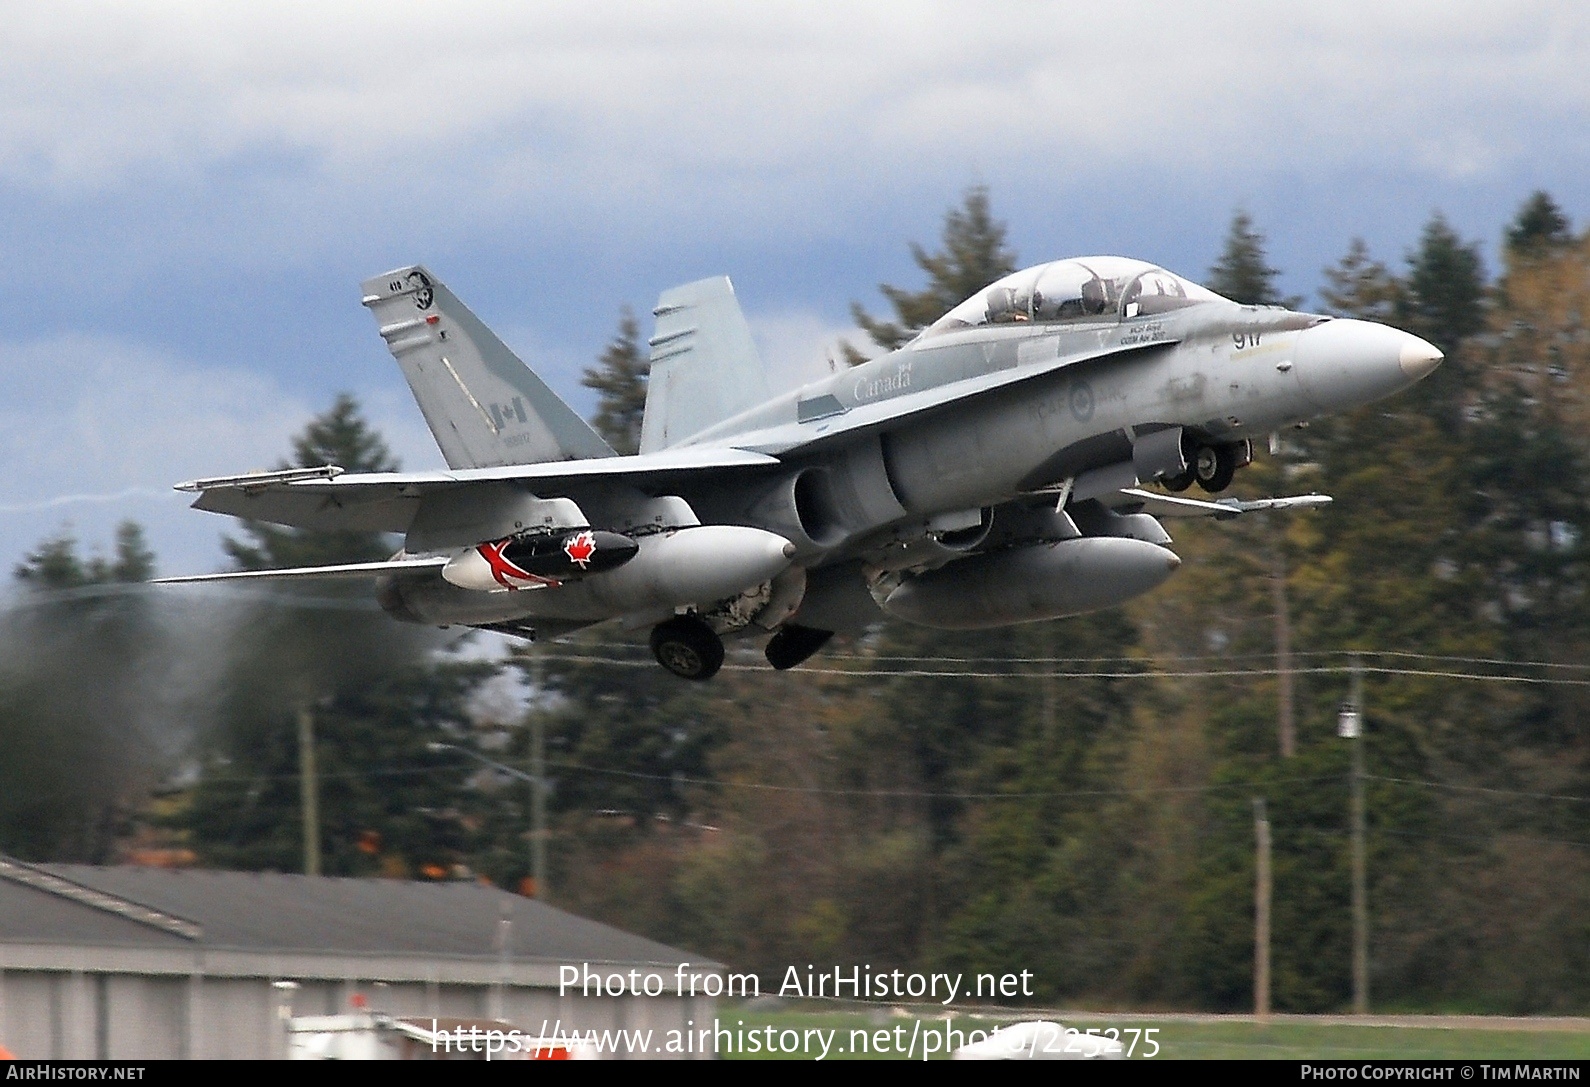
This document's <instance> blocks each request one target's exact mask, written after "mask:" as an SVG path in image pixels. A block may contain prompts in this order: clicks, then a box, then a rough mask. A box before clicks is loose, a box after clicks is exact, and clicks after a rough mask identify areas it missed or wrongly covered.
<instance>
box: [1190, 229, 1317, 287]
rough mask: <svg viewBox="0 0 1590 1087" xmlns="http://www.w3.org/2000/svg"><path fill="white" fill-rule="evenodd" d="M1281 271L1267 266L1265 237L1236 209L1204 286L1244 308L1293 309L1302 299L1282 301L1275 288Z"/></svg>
mask: <svg viewBox="0 0 1590 1087" xmlns="http://www.w3.org/2000/svg"><path fill="white" fill-rule="evenodd" d="M1280 274H1281V272H1280V269H1278V268H1272V267H1270V265H1269V263H1268V261H1267V260H1266V258H1265V254H1264V235H1263V234H1262V233H1260V232H1259V231H1258V230H1256V229H1255V228H1254V225H1253V218H1252V217H1251V216H1250V215H1249V214H1248V213H1247V212H1246V211H1244V210H1242V209H1240V208H1239V209H1238V210H1237V212H1236V214H1235V215H1233V216H1232V217H1231V226H1230V228H1229V229H1228V230H1227V231H1226V242H1225V248H1224V249H1223V250H1222V251H1221V253H1220V259H1219V260H1217V261H1216V262H1215V264H1214V267H1212V268H1210V269H1209V276H1208V279H1207V281H1206V282H1205V284H1204V285H1205V286H1206V287H1208V288H1209V289H1210V290H1212V291H1214V292H1215V293H1216V294H1218V295H1222V296H1224V297H1226V298H1229V299H1231V301H1233V302H1240V303H1241V304H1242V305H1244V306H1296V305H1298V304H1300V302H1301V299H1297V298H1283V297H1282V296H1281V295H1280V294H1279V293H1277V292H1276V289H1275V278H1276V277H1277V276H1278V275H1280Z"/></svg>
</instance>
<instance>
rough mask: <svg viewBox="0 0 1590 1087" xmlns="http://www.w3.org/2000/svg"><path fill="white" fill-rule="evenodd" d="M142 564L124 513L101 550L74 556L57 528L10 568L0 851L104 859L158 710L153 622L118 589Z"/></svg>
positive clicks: (152, 755) (70, 540)
mask: <svg viewBox="0 0 1590 1087" xmlns="http://www.w3.org/2000/svg"><path fill="white" fill-rule="evenodd" d="M153 571H154V555H153V554H152V553H151V552H150V550H149V548H148V546H147V545H146V544H145V542H144V536H143V530H142V528H140V527H139V526H138V525H137V524H136V523H135V522H132V521H127V522H123V523H122V524H121V525H120V526H118V528H117V530H116V545H115V552H114V556H113V557H112V558H108V559H107V558H103V557H101V556H99V555H95V556H92V557H90V558H87V559H85V558H83V557H82V556H81V555H80V554H79V553H78V544H77V540H76V539H75V538H74V537H73V536H72V535H71V533H70V532H69V531H63V532H62V533H61V534H60V535H58V536H55V537H53V538H51V539H48V540H45V541H44V542H42V543H41V544H40V545H39V546H38V547H36V548H34V549H33V550H32V551H31V552H29V553H28V555H27V556H26V558H24V560H23V561H22V562H21V563H20V564H19V565H18V566H17V567H16V569H15V571H14V575H15V578H16V581H17V584H18V585H19V586H20V587H22V589H23V590H24V597H23V600H22V602H21V606H19V607H16V608H13V609H11V610H9V611H7V612H6V613H5V614H4V615H3V617H0V852H7V853H12V854H15V855H18V856H22V857H25V858H28V859H33V860H49V861H92V862H104V861H107V860H109V859H111V847H112V844H113V843H114V841H115V838H116V835H117V832H118V830H119V829H120V827H121V825H122V823H123V822H124V820H125V819H126V818H127V816H128V815H129V813H130V812H131V811H132V810H133V809H135V808H136V807H137V806H138V804H139V802H140V798H141V797H142V795H143V790H144V789H145V788H146V787H147V786H148V784H149V777H150V775H151V773H152V772H153V770H154V767H155V763H156V761H157V760H158V758H159V756H160V755H161V754H162V752H160V751H159V750H157V745H155V744H154V743H152V742H151V737H150V733H151V732H152V731H153V730H154V729H155V728H157V727H161V726H163V725H164V724H165V722H163V721H161V720H159V718H160V716H161V714H162V713H163V712H165V711H167V710H168V709H169V699H168V698H167V697H166V696H167V695H168V694H169V692H167V691H166V690H165V689H164V688H162V687H161V686H159V685H158V684H154V683H152V682H151V679H152V676H153V674H155V669H154V667H153V662H154V661H155V660H156V659H157V656H158V653H159V651H160V649H161V648H162V642H163V637H162V631H161V629H160V627H159V625H158V624H157V623H156V622H155V620H154V616H153V615H152V613H151V610H150V606H149V601H148V600H147V598H145V597H143V596H142V595H141V594H140V593H138V592H136V591H133V590H130V588H129V587H130V586H131V585H132V584H134V583H138V582H142V581H146V580H148V578H149V577H150V575H151V574H152V573H153Z"/></svg>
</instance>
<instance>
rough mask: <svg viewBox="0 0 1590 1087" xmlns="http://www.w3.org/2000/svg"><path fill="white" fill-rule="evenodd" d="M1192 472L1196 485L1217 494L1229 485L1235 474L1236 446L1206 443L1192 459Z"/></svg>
mask: <svg viewBox="0 0 1590 1087" xmlns="http://www.w3.org/2000/svg"><path fill="white" fill-rule="evenodd" d="M1193 473H1194V475H1196V476H1197V477H1198V486H1200V487H1202V488H1203V489H1204V490H1205V491H1207V492H1209V493H1210V494H1219V493H1220V492H1221V491H1223V490H1225V489H1226V488H1227V487H1229V486H1231V480H1232V479H1233V478H1234V477H1235V476H1236V474H1237V447H1236V446H1234V445H1206V446H1204V447H1203V448H1202V449H1200V450H1198V454H1197V457H1196V459H1194V461H1193Z"/></svg>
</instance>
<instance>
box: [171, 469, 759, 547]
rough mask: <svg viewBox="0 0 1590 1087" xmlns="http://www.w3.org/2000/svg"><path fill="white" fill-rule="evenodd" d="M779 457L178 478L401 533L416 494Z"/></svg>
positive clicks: (275, 515) (299, 516)
mask: <svg viewBox="0 0 1590 1087" xmlns="http://www.w3.org/2000/svg"><path fill="white" fill-rule="evenodd" d="M778 463H779V462H778V459H777V458H775V457H771V456H768V455H766V454H764V453H755V452H749V451H746V450H742V449H719V448H711V449H700V448H688V449H670V450H667V451H665V452H661V453H648V454H643V455H641V456H634V457H596V458H590V459H586V460H563V461H552V462H548V463H543V464H510V465H503V466H500V467H493V468H453V469H446V470H442V471H434V472H373V473H354V472H344V471H342V470H341V469H340V468H337V467H335V466H328V467H325V468H293V469H287V470H284V471H280V472H260V473H252V474H249V475H240V476H224V477H217V478H213V479H195V480H190V481H189V482H186V483H179V484H177V490H179V491H191V492H196V493H197V494H198V496H199V497H198V498H197V499H195V500H194V502H193V508H194V509H199V510H206V511H209V512H211V513H225V514H230V515H231V516H233V517H245V518H247V519H249V520H251V521H268V522H270V523H272V524H278V525H288V526H290V527H293V528H306V529H313V530H319V531H333V532H399V533H401V532H406V531H407V530H408V527H409V524H410V522H412V521H413V520H414V515H415V513H416V511H417V510H418V509H419V504H420V500H421V499H422V498H423V497H424V496H425V495H426V494H428V493H432V492H434V491H438V490H448V489H454V488H461V487H467V486H470V485H473V484H484V483H504V482H517V483H527V484H530V485H532V487H533V486H534V485H536V484H541V485H543V486H546V487H548V488H554V487H557V486H559V485H563V484H567V483H570V482H573V481H576V480H604V481H612V482H629V483H646V482H648V481H652V480H656V479H658V478H666V477H670V476H679V475H684V474H688V473H693V472H702V471H723V470H730V471H734V470H739V471H747V470H755V469H758V468H766V467H776V466H777V465H778Z"/></svg>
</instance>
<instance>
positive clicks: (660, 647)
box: [651, 615, 723, 682]
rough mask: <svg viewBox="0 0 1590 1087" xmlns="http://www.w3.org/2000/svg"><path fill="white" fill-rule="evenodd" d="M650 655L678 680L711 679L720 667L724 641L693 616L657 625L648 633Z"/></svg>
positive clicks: (678, 617) (681, 617) (677, 618)
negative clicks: (649, 637)
mask: <svg viewBox="0 0 1590 1087" xmlns="http://www.w3.org/2000/svg"><path fill="white" fill-rule="evenodd" d="M651 652H652V656H654V657H656V658H657V663H658V664H660V665H662V666H663V667H664V668H666V669H667V670H668V671H670V672H672V673H673V674H674V675H676V676H678V677H679V678H680V679H689V680H694V681H696V682H700V681H702V680H707V679H711V678H712V677H713V676H715V675H717V674H718V669H719V668H722V667H723V639H722V638H720V637H718V635H717V634H716V632H714V631H713V629H712V628H711V627H709V626H707V624H705V623H703V622H702V621H701V620H700V619H697V618H696V617H695V616H693V615H680V616H676V617H675V618H673V619H670V620H668V621H667V622H666V623H658V624H657V626H656V627H654V628H653V629H652V632H651Z"/></svg>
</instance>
